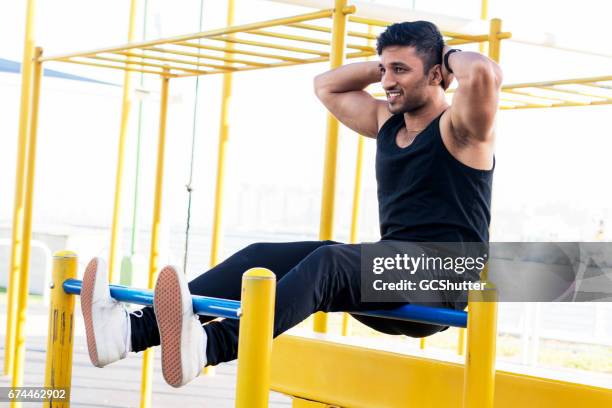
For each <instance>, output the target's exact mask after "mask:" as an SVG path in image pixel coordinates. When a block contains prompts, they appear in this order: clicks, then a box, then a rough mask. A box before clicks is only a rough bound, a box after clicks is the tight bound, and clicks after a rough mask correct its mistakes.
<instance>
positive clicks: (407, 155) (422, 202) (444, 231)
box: [376, 114, 495, 242]
mask: <svg viewBox="0 0 612 408" xmlns="http://www.w3.org/2000/svg"><path fill="white" fill-rule="evenodd" d="M441 116H442V114H440V115H439V116H438V117H437V118H436V119H434V120H433V121H432V122H431V123H429V125H427V127H426V128H425V129H424V130H423V131H422V132H421V133H419V134H418V135H417V137H416V138H415V139H414V141H413V142H412V143H411V144H410V145H409V146H407V147H405V148H401V147H399V146H398V145H397V144H396V141H395V138H396V135H397V132H398V131H399V130H400V129H401V128H402V127H403V126H405V124H404V116H403V115H402V114H398V115H393V116H392V117H391V118H389V120H387V121H386V122H385V124H384V125H383V127H382V128H381V129H380V131H379V132H378V137H377V139H376V181H377V184H378V211H379V220H380V234H381V239H383V240H403V241H418V242H488V241H489V223H490V221H491V187H492V182H493V169H494V168H495V158H494V159H493V168H492V169H491V170H478V169H474V168H472V167H469V166H467V165H465V164H463V163H461V162H460V161H458V160H457V159H456V158H454V157H453V156H452V155H451V154H450V152H449V151H448V150H447V149H446V146H444V142H443V141H442V135H441V134H440V117H441Z"/></svg>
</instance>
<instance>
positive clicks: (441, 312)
mask: <svg viewBox="0 0 612 408" xmlns="http://www.w3.org/2000/svg"><path fill="white" fill-rule="evenodd" d="M351 313H352V314H358V315H363V316H374V317H385V318H387V319H398V320H408V321H411V322H419V323H431V324H438V325H441V326H453V327H467V312H464V311H462V310H454V309H445V308H440V307H431V306H421V305H403V306H400V307H398V308H397V309H391V310H373V311H368V312H351Z"/></svg>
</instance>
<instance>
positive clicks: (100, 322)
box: [81, 258, 130, 367]
mask: <svg viewBox="0 0 612 408" xmlns="http://www.w3.org/2000/svg"><path fill="white" fill-rule="evenodd" d="M81 311H82V312H83V319H84V320H85V334H86V335H87V350H88V351H89V358H90V359H91V363H92V364H93V365H95V366H96V367H104V366H105V365H108V364H110V363H113V362H115V361H117V360H121V359H122V358H125V356H126V355H127V353H128V351H129V343H130V318H129V315H128V312H127V310H126V308H125V306H123V304H121V303H120V302H118V301H116V300H115V299H113V298H111V296H110V289H109V287H108V271H107V268H106V262H104V260H102V258H93V259H92V260H91V261H89V264H87V268H86V269H85V274H84V275H83V284H82V286H81Z"/></svg>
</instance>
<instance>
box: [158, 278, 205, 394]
mask: <svg viewBox="0 0 612 408" xmlns="http://www.w3.org/2000/svg"><path fill="white" fill-rule="evenodd" d="M153 304H154V307H155V317H156V318H157V327H158V328H159V337H160V339H161V361H162V372H163V374H164V379H165V380H166V382H167V383H168V384H169V385H171V386H173V387H181V386H183V385H185V384H187V383H188V382H189V381H191V380H193V379H194V378H196V377H197V376H198V375H199V374H200V372H201V371H202V368H204V366H205V365H206V353H205V350H206V332H205V331H204V328H203V327H202V324H201V323H200V320H199V319H198V316H197V315H196V314H195V313H193V305H192V302H191V293H190V292H189V287H188V286H187V280H186V278H185V275H184V274H182V273H181V272H180V271H179V270H178V269H177V268H175V267H173V266H166V267H164V268H163V269H162V270H161V272H159V276H158V277H157V283H156V284H155V296H154V298H153Z"/></svg>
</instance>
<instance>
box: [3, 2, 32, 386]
mask: <svg viewBox="0 0 612 408" xmlns="http://www.w3.org/2000/svg"><path fill="white" fill-rule="evenodd" d="M34 19H35V0H28V2H27V5H26V22H25V38H24V46H23V60H22V64H21V99H20V108H19V139H18V142H17V160H16V170H15V199H14V204H13V229H12V245H11V263H10V266H9V269H8V278H9V279H8V281H9V285H8V296H7V300H8V305H7V318H6V339H5V348H4V370H3V372H4V375H12V373H13V367H14V362H15V331H16V326H17V311H18V310H19V309H18V306H17V302H18V298H19V279H20V274H21V265H22V264H21V263H20V262H21V251H22V248H23V245H24V242H23V241H22V229H23V216H24V201H25V188H24V187H25V177H26V161H27V156H26V154H27V151H26V148H27V145H28V138H29V122H30V108H31V92H32V70H33V68H32V67H33V59H34V56H35V55H34V53H35V50H34ZM25 245H26V246H28V245H30V243H29V242H27V243H25Z"/></svg>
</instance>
